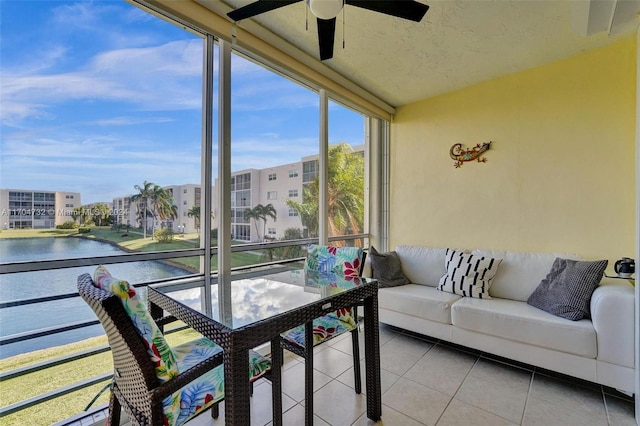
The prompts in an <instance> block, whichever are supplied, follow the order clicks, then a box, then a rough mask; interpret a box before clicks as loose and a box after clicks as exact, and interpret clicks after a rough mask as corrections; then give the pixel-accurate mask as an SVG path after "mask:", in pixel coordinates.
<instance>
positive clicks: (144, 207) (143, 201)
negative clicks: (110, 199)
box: [131, 180, 156, 238]
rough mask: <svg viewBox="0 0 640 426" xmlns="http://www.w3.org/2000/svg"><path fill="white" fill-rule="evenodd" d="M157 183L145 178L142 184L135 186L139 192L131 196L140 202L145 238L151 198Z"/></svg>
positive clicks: (140, 215) (139, 211)
mask: <svg viewBox="0 0 640 426" xmlns="http://www.w3.org/2000/svg"><path fill="white" fill-rule="evenodd" d="M155 185H156V184H155V183H153V182H147V181H146V180H145V181H144V183H143V184H142V186H140V185H134V186H133V187H134V188H135V189H136V190H137V191H138V193H137V194H135V195H134V196H133V197H131V201H133V202H136V203H138V213H139V218H140V223H141V224H142V233H143V234H142V235H143V238H147V216H148V215H147V213H148V210H149V200H150V199H151V197H152V196H153V187H154V186H155Z"/></svg>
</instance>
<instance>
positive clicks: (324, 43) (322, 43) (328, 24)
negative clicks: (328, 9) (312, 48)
mask: <svg viewBox="0 0 640 426" xmlns="http://www.w3.org/2000/svg"><path fill="white" fill-rule="evenodd" d="M317 21H318V45H319V47H320V60H321V61H324V60H325V59H331V58H333V42H334V40H335V37H336V18H331V19H320V18H317Z"/></svg>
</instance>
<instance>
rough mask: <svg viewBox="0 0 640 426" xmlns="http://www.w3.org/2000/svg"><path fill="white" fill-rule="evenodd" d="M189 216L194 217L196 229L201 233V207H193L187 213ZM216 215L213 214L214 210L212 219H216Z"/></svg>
mask: <svg viewBox="0 0 640 426" xmlns="http://www.w3.org/2000/svg"><path fill="white" fill-rule="evenodd" d="M187 216H188V217H193V218H195V219H196V229H198V232H200V206H193V207H191V208H190V209H189V211H188V212H187ZM215 218H216V215H215V213H214V212H213V210H212V211H211V219H215Z"/></svg>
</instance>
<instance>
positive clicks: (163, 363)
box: [93, 265, 179, 383]
mask: <svg viewBox="0 0 640 426" xmlns="http://www.w3.org/2000/svg"><path fill="white" fill-rule="evenodd" d="M93 284H94V285H95V286H96V287H98V288H100V289H102V290H104V291H107V292H110V293H113V294H114V295H116V296H118V298H119V300H120V302H121V303H122V306H123V307H124V310H125V312H126V313H127V314H128V315H129V319H130V320H131V323H132V324H133V327H134V328H135V329H136V330H137V332H138V334H139V335H140V337H142V340H143V341H144V342H145V345H146V347H147V354H148V356H149V359H150V360H151V362H152V363H153V364H154V365H155V369H156V376H157V377H158V380H160V382H162V383H164V382H167V381H169V380H171V379H172V378H173V377H175V376H177V375H178V373H179V371H178V366H177V362H176V358H175V355H174V354H173V352H172V350H171V347H169V345H168V344H167V341H166V340H165V338H164V335H163V334H162V331H161V330H160V328H159V327H158V326H157V324H156V323H155V321H154V320H153V318H152V317H151V315H150V314H149V311H148V309H147V305H146V304H145V303H144V302H143V301H142V299H140V297H139V296H138V294H137V292H136V289H135V288H134V287H133V286H131V285H129V283H128V282H127V281H125V280H121V279H118V278H115V277H113V276H112V275H111V274H110V273H109V271H107V268H105V267H104V266H102V265H101V266H98V267H97V268H96V271H95V273H94V274H93Z"/></svg>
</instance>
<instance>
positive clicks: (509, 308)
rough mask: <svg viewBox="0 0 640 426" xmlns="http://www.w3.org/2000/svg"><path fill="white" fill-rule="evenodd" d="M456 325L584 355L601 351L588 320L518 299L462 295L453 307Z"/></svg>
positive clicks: (589, 355) (452, 316)
mask: <svg viewBox="0 0 640 426" xmlns="http://www.w3.org/2000/svg"><path fill="white" fill-rule="evenodd" d="M451 320H452V323H453V325H454V326H456V327H460V328H463V329H465V330H470V331H475V332H478V333H483V334H488V335H491V336H496V337H500V338H503V339H508V340H512V341H515V342H521V343H527V344H530V345H535V346H540V347H543V348H547V349H552V350H556V351H561V352H566V353H569V354H573V355H578V356H582V357H585V358H595V357H596V356H597V354H598V350H597V343H596V332H595V329H594V328H593V324H592V323H591V321H589V320H580V321H570V320H567V319H564V318H559V317H557V316H555V315H552V314H549V313H547V312H544V311H542V310H540V309H537V308H534V307H533V306H530V305H528V304H527V303H525V302H518V301H515V300H504V299H491V300H480V299H472V298H468V297H465V298H462V299H461V300H459V301H457V302H456V303H455V304H454V305H453V307H452V308H451Z"/></svg>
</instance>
